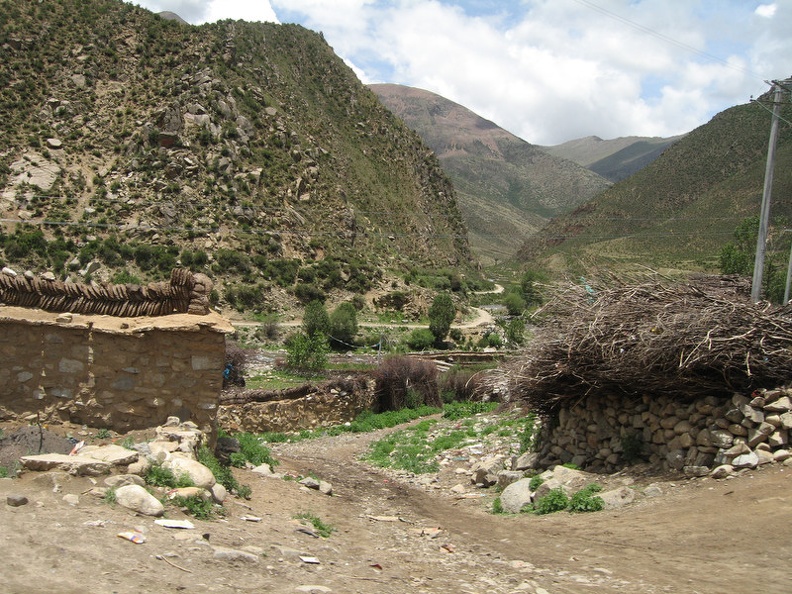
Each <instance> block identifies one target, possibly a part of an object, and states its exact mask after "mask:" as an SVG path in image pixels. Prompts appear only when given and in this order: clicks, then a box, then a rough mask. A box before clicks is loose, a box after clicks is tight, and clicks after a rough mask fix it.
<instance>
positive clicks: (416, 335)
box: [407, 328, 435, 351]
mask: <svg viewBox="0 0 792 594" xmlns="http://www.w3.org/2000/svg"><path fill="white" fill-rule="evenodd" d="M434 341H435V337H434V334H432V333H431V332H430V331H429V330H428V329H426V328H415V329H414V330H413V331H412V332H411V333H410V335H409V336H408V337H407V346H408V347H410V349H411V350H413V351H424V350H426V349H428V348H430V347H431V346H432V345H433V344H434Z"/></svg>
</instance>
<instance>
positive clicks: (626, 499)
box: [597, 487, 635, 509]
mask: <svg viewBox="0 0 792 594" xmlns="http://www.w3.org/2000/svg"><path fill="white" fill-rule="evenodd" d="M597 495H599V496H600V497H602V500H603V501H604V502H605V509H617V508H619V507H623V506H625V505H628V504H630V503H632V502H633V501H635V491H633V490H632V489H630V488H628V487H619V488H618V489H613V490H612V491H605V492H603V493H598V494H597Z"/></svg>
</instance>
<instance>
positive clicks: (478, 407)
mask: <svg viewBox="0 0 792 594" xmlns="http://www.w3.org/2000/svg"><path fill="white" fill-rule="evenodd" d="M496 408H498V403H497V402H474V401H472V400H466V401H455V402H449V403H447V404H446V405H445V406H443V418H444V419H451V420H452V421H453V420H455V419H463V418H465V417H472V416H474V415H477V414H479V413H488V412H492V411H493V410H495V409H496Z"/></svg>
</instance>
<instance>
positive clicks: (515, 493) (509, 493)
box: [500, 478, 532, 514]
mask: <svg viewBox="0 0 792 594" xmlns="http://www.w3.org/2000/svg"><path fill="white" fill-rule="evenodd" d="M530 484H531V479H528V478H524V479H520V480H519V481H517V482H515V483H512V484H511V485H509V486H508V487H506V488H505V489H504V490H503V493H501V496H500V500H501V505H502V506H503V511H505V512H507V513H510V514H516V513H519V512H520V510H522V508H524V507H525V506H526V505H530V504H531V495H532V493H531V488H530V486H529V485H530Z"/></svg>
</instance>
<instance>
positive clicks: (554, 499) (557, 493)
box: [534, 487, 569, 515]
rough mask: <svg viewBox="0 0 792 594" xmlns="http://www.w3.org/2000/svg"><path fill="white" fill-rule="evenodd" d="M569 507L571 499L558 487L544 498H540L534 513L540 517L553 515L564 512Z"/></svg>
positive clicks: (535, 505)
mask: <svg viewBox="0 0 792 594" xmlns="http://www.w3.org/2000/svg"><path fill="white" fill-rule="evenodd" d="M567 506H569V497H567V495H566V493H564V489H563V488H561V487H558V488H557V489H553V490H552V491H550V492H549V493H548V494H547V495H545V496H544V497H540V498H539V500H538V501H537V502H536V503H535V504H534V513H536V514H539V515H544V514H552V513H555V512H558V511H563V510H565V509H566V508H567Z"/></svg>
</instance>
